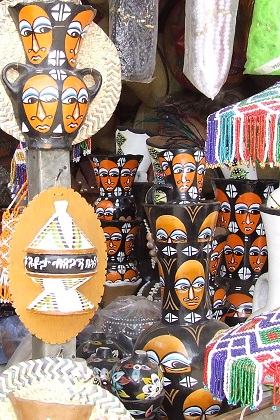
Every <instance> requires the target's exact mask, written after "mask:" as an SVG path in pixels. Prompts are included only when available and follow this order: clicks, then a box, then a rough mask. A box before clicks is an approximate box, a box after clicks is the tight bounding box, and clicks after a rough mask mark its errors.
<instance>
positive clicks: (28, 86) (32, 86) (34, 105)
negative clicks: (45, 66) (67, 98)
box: [22, 74, 59, 133]
mask: <svg viewBox="0 0 280 420" xmlns="http://www.w3.org/2000/svg"><path fill="white" fill-rule="evenodd" d="M58 99H59V93H58V86H57V83H56V81H55V80H54V79H53V78H52V77H50V76H48V75H46V74H39V75H36V76H33V77H31V78H30V79H29V80H28V81H27V82H26V83H25V85H24V88H23V92H22V102H23V108H24V111H25V114H26V117H27V119H28V121H29V123H30V125H31V126H32V128H34V130H36V131H38V132H39V133H47V132H48V131H49V130H50V128H51V126H52V124H53V121H54V117H55V114H56V110H57V106H58Z"/></svg>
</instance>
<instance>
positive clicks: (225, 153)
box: [205, 82, 280, 167]
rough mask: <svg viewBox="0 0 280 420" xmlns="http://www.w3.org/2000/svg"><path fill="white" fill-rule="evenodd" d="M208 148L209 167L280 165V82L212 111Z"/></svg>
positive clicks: (208, 130) (208, 120)
mask: <svg viewBox="0 0 280 420" xmlns="http://www.w3.org/2000/svg"><path fill="white" fill-rule="evenodd" d="M205 148H206V160H207V164H208V167H218V166H224V165H231V164H232V163H234V162H237V163H242V164H246V165H248V164H249V163H250V161H251V162H252V163H253V164H256V163H257V162H258V163H259V164H260V165H261V166H265V165H266V164H269V165H270V166H271V167H272V166H280V82H277V83H275V84H274V85H273V86H271V87H269V88H268V89H266V90H264V91H263V92H260V93H258V94H256V95H253V96H251V97H249V98H247V99H244V100H242V101H240V102H237V103H236V104H233V105H229V106H227V107H225V108H222V109H220V110H219V111H217V112H215V113H213V114H210V115H209V116H208V118H207V138H206V144H205Z"/></svg>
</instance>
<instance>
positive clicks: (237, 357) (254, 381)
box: [204, 309, 280, 408]
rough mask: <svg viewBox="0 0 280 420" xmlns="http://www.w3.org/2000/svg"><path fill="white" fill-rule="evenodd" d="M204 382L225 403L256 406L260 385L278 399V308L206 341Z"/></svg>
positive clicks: (279, 322) (279, 354)
mask: <svg viewBox="0 0 280 420" xmlns="http://www.w3.org/2000/svg"><path fill="white" fill-rule="evenodd" d="M204 383H205V385H206V387H207V388H208V389H209V390H210V392H211V393H212V395H213V396H214V397H215V398H217V399H219V400H223V399H224V398H225V397H226V398H227V400H228V402H229V404H233V405H236V404H241V405H242V406H250V407H251V408H255V407H257V406H258V405H259V404H260V402H261V401H262V397H263V385H267V386H269V387H272V389H273V405H274V407H276V405H277V404H279V402H280V390H279V386H280V309H278V310H276V311H271V312H267V313H264V314H262V315H260V316H256V317H255V318H252V319H251V320H249V321H247V322H245V323H244V324H239V325H237V326H236V327H233V328H229V329H228V330H226V331H223V332H222V333H221V335H219V336H218V337H216V338H215V339H214V340H212V341H211V342H210V343H208V345H207V348H206V353H205V366H204Z"/></svg>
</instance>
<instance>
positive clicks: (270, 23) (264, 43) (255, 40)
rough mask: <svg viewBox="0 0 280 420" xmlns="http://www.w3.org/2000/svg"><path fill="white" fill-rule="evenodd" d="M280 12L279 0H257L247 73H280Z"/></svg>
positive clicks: (250, 35) (250, 34) (250, 37)
mask: <svg viewBox="0 0 280 420" xmlns="http://www.w3.org/2000/svg"><path fill="white" fill-rule="evenodd" d="M279 14H280V1H279V0H273V1H271V0H255V5H254V11H253V17H252V24H251V27H250V32H249V39H248V47H247V61H246V64H245V73H248V74H259V75H260V74H262V75H279V74H280V28H279V19H278V18H279Z"/></svg>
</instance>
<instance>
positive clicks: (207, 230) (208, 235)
mask: <svg viewBox="0 0 280 420" xmlns="http://www.w3.org/2000/svg"><path fill="white" fill-rule="evenodd" d="M217 219H218V212H217V211H213V212H212V213H210V214H208V216H207V217H206V218H205V219H204V221H203V223H202V224H201V226H200V229H199V232H198V242H209V241H211V240H212V237H213V235H214V229H215V227H216V223H217Z"/></svg>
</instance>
